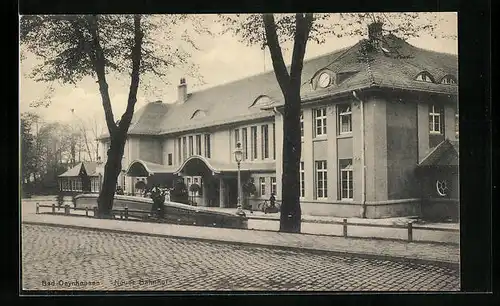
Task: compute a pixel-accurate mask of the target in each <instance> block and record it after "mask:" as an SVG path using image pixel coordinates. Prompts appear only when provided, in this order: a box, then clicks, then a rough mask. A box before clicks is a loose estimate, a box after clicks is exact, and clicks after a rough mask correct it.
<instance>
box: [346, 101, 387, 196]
mask: <svg viewBox="0 0 500 306" xmlns="http://www.w3.org/2000/svg"><path fill="white" fill-rule="evenodd" d="M364 115H365V127H364V128H365V167H366V168H365V178H366V181H365V182H366V185H365V190H366V201H384V200H387V123H386V120H387V119H386V101H385V100H384V99H383V98H381V97H374V96H372V97H368V98H366V99H365V101H364ZM353 126H354V122H353ZM358 169H359V168H358ZM354 183H355V184H356V183H357V181H355V182H354ZM354 188H355V189H356V187H354Z"/></svg>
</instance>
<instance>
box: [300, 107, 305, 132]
mask: <svg viewBox="0 0 500 306" xmlns="http://www.w3.org/2000/svg"><path fill="white" fill-rule="evenodd" d="M300 138H301V139H303V138H304V111H303V110H300Z"/></svg>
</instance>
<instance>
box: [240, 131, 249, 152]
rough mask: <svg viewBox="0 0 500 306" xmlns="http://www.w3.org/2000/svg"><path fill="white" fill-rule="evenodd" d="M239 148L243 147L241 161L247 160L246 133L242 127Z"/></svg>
mask: <svg viewBox="0 0 500 306" xmlns="http://www.w3.org/2000/svg"><path fill="white" fill-rule="evenodd" d="M241 146H242V147H243V160H247V159H248V131H247V128H246V127H244V128H242V129H241Z"/></svg>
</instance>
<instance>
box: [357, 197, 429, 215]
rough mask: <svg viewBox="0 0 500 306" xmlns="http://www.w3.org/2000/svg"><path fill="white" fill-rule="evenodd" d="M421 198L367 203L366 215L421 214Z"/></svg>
mask: <svg viewBox="0 0 500 306" xmlns="http://www.w3.org/2000/svg"><path fill="white" fill-rule="evenodd" d="M420 206H421V200H420V199H402V200H388V201H380V202H375V203H370V202H367V203H366V217H367V218H370V219H381V218H392V217H408V216H420Z"/></svg>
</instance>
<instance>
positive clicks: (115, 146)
mask: <svg viewBox="0 0 500 306" xmlns="http://www.w3.org/2000/svg"><path fill="white" fill-rule="evenodd" d="M124 147H125V138H124V135H123V134H119V133H116V134H114V135H113V136H111V144H110V147H109V150H108V152H107V155H108V158H107V161H106V165H105V166H104V178H103V183H102V187H101V191H100V193H99V197H98V198H97V207H98V213H99V218H112V214H111V210H112V209H113V199H114V196H115V192H116V183H117V182H118V175H119V174H120V172H121V170H122V162H121V160H122V157H123V151H124Z"/></svg>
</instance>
